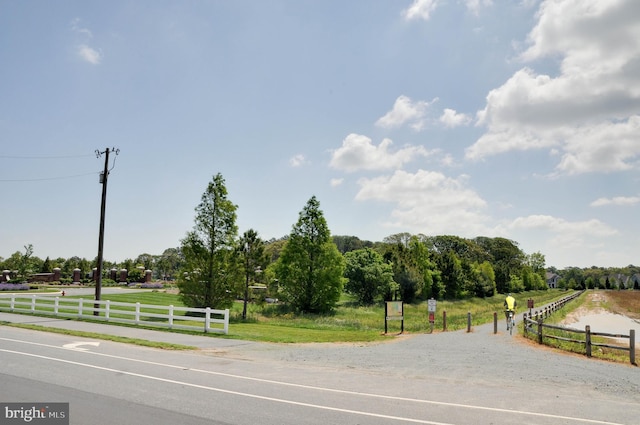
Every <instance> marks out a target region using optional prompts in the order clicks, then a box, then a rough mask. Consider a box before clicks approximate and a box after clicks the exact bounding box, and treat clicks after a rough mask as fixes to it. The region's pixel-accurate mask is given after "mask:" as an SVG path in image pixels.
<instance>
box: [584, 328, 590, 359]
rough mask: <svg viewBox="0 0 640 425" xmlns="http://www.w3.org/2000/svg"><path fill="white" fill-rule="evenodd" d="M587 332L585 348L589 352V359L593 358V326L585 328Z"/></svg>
mask: <svg viewBox="0 0 640 425" xmlns="http://www.w3.org/2000/svg"><path fill="white" fill-rule="evenodd" d="M584 331H585V348H586V351H587V357H591V326H589V325H587V326H585V327H584Z"/></svg>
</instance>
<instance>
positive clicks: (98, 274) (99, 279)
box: [93, 148, 120, 316]
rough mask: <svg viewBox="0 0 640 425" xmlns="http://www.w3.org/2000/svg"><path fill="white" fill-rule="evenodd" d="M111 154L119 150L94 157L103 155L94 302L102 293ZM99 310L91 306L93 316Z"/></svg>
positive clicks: (98, 299) (100, 153) (106, 150)
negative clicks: (105, 216) (105, 217)
mask: <svg viewBox="0 0 640 425" xmlns="http://www.w3.org/2000/svg"><path fill="white" fill-rule="evenodd" d="M110 152H113V153H115V154H116V155H118V153H119V152H120V149H116V148H112V149H111V150H109V148H107V149H105V151H104V152H100V151H99V150H96V157H97V158H100V156H102V154H105V155H104V171H103V172H102V174H100V183H101V184H102V202H101V204H100V233H99V236H98V264H97V270H96V299H95V300H96V301H100V297H101V292H102V262H103V261H102V258H103V247H104V215H105V209H106V206H107V180H108V177H109V153H110ZM99 308H100V304H99V303H95V304H94V305H93V315H94V316H99V315H100V312H99V311H98V309H99Z"/></svg>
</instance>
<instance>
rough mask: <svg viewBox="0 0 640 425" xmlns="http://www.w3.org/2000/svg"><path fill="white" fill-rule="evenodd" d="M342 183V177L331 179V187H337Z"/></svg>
mask: <svg viewBox="0 0 640 425" xmlns="http://www.w3.org/2000/svg"><path fill="white" fill-rule="evenodd" d="M342 183H344V179H331V182H330V184H331V187H338V186H340V185H342Z"/></svg>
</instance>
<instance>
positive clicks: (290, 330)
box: [61, 290, 566, 343]
mask: <svg viewBox="0 0 640 425" xmlns="http://www.w3.org/2000/svg"><path fill="white" fill-rule="evenodd" d="M565 295H566V292H562V291H558V290H549V291H533V292H526V293H522V294H516V299H517V301H518V305H519V306H520V307H519V308H518V310H519V311H523V306H525V307H526V305H527V299H528V298H533V299H534V301H535V305H536V306H541V305H543V304H547V303H549V302H551V301H554V300H557V299H559V298H562V297H563V296H565ZM65 298H66V297H65ZM76 298H87V297H86V296H85V297H76ZM101 298H102V299H103V300H111V301H113V302H116V301H117V302H127V303H136V302H139V303H141V304H148V305H163V306H168V305H173V306H176V307H179V306H184V305H183V303H182V302H181V301H180V298H179V296H178V295H175V294H171V293H166V292H164V291H153V292H151V291H150V292H131V293H124V294H108V295H103V296H102V297H101ZM87 301H89V299H88V298H87ZM61 302H62V298H61ZM503 302H504V296H503V295H497V296H494V297H492V298H485V299H480V298H474V299H469V300H457V301H438V303H437V311H436V314H435V324H434V331H435V332H441V331H442V329H443V312H444V311H446V313H447V330H448V331H455V330H460V329H466V327H467V313H471V318H472V325H473V326H477V325H481V324H484V323H489V322H492V321H493V314H494V312H496V313H497V314H498V318H499V320H503V318H504V317H503V313H502V312H503ZM114 308H117V309H122V310H125V308H123V307H119V306H118V307H114ZM131 310H133V308H131ZM230 310H231V312H230V317H231V319H230V322H231V323H230V326H229V334H228V335H219V334H216V335H215V336H216V337H220V338H232V339H243V340H253V341H264V342H278V343H311V342H371V341H382V340H385V339H386V338H389V337H390V336H394V335H397V334H398V333H399V332H400V326H401V322H400V321H389V322H388V324H387V325H388V334H387V335H385V334H384V328H385V320H384V318H385V314H384V306H383V305H382V304H379V305H374V306H368V307H358V306H354V305H353V300H352V299H351V298H350V297H349V296H347V295H344V296H343V297H342V299H341V301H340V303H339V304H338V306H337V308H336V309H335V311H334V312H333V313H332V314H328V315H313V314H304V315H296V314H292V313H283V312H282V311H281V309H280V308H279V307H278V306H274V305H265V306H260V305H256V304H252V303H250V304H249V305H248V315H247V319H246V320H242V302H236V303H234V305H233V307H232V308H231V309H230ZM145 312H152V311H151V310H149V309H146V308H142V313H143V314H144V313H145ZM112 317H114V318H115V317H116V316H112ZM183 323H184V324H189V323H188V322H183ZM192 324H193V325H195V326H200V325H201V324H200V323H198V322H193V323H192ZM404 331H405V333H427V332H430V331H431V325H430V324H429V320H428V313H427V302H426V301H424V302H421V303H418V304H413V305H405V306H404Z"/></svg>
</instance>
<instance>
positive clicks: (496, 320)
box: [493, 311, 498, 335]
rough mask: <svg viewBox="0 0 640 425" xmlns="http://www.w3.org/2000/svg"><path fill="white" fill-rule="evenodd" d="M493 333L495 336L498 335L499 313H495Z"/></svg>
mask: <svg viewBox="0 0 640 425" xmlns="http://www.w3.org/2000/svg"><path fill="white" fill-rule="evenodd" d="M493 333H494V335H495V334H497V333H498V313H496V312H495V311H494V312H493Z"/></svg>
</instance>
